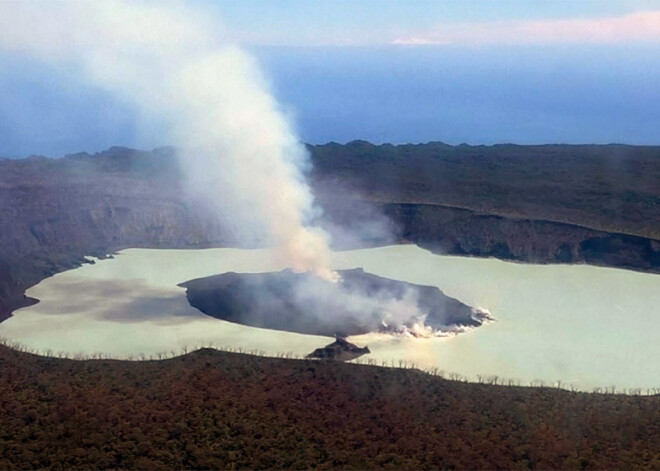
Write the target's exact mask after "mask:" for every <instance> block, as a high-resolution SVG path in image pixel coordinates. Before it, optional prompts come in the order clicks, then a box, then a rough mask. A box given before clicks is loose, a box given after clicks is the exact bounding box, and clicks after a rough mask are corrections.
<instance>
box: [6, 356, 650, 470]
mask: <svg viewBox="0 0 660 471" xmlns="http://www.w3.org/2000/svg"><path fill="white" fill-rule="evenodd" d="M659 406H660V397H658V396H647V397H644V396H621V395H613V394H609V395H604V394H586V393H575V392H568V391H563V390H558V389H551V388H520V387H504V386H495V385H485V384H470V383H463V382H457V381H448V380H445V379H442V378H439V377H434V376H431V375H428V374H424V373H421V372H418V371H415V370H400V369H393V368H379V367H375V366H366V365H351V364H342V363H335V362H320V361H311V360H304V361H303V360H285V359H274V358H260V357H254V356H250V355H241V354H234V353H223V352H217V351H214V350H210V349H203V350H200V351H197V352H194V353H191V354H189V355H185V356H183V357H179V358H174V359H169V360H163V361H146V362H127V361H113V360H86V361H74V360H62V359H52V358H44V357H38V356H34V355H30V354H26V353H20V352H17V351H14V350H11V349H9V348H7V347H3V346H0V468H1V469H33V468H44V467H46V468H139V469H172V468H177V469H182V468H186V469H209V468H222V469H232V468H269V469H270V468H304V469H308V468H342V469H351V468H359V469H363V468H397V469H399V468H409V469H410V468H415V469H419V468H434V469H435V468H443V469H454V468H468V469H475V468H480V469H481V468H489V469H492V468H507V469H508V468H555V469H556V468H571V469H603V468H610V469H611V468H625V469H630V468H638V469H641V468H648V469H658V468H660V407H659Z"/></svg>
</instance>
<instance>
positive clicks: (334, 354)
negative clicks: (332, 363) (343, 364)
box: [307, 336, 371, 361]
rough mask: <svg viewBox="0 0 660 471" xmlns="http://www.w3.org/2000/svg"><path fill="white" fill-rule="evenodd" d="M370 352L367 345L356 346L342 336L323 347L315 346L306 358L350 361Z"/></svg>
mask: <svg viewBox="0 0 660 471" xmlns="http://www.w3.org/2000/svg"><path fill="white" fill-rule="evenodd" d="M368 353H371V352H370V351H369V347H362V348H360V347H358V346H357V345H354V344H352V343H350V342H348V341H347V340H346V339H345V338H343V337H339V336H337V337H336V340H335V341H334V342H333V343H331V344H330V345H326V346H325V347H323V348H317V349H316V350H314V351H313V352H312V353H310V354H309V355H307V358H318V359H319V360H336V361H350V360H354V359H356V358H359V357H361V356H362V355H366V354H368Z"/></svg>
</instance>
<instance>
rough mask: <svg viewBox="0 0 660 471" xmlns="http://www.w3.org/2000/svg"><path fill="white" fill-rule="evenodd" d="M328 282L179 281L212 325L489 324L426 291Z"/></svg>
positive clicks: (368, 280) (245, 277) (355, 328)
mask: <svg viewBox="0 0 660 471" xmlns="http://www.w3.org/2000/svg"><path fill="white" fill-rule="evenodd" d="M338 274H339V275H340V276H341V281H340V282H337V283H333V282H331V281H327V280H325V279H322V278H320V277H317V276H314V275H311V274H309V273H294V272H293V271H291V270H283V271H281V272H273V273H254V274H253V273H250V274H246V273H233V272H229V273H224V274H222V275H215V276H210V277H206V278H199V279H195V280H191V281H187V282H184V283H181V284H180V285H179V286H183V287H185V288H186V295H187V297H188V301H189V302H190V304H191V305H192V306H193V307H195V308H197V309H199V310H200V311H202V312H204V313H205V314H208V315H209V316H213V317H216V318H219V319H223V320H225V321H229V322H235V323H238V324H244V325H249V326H253V327H261V328H267V329H274V330H284V331H289V332H298V333H302V334H314V335H325V336H332V335H337V336H339V337H346V336H350V335H360V334H365V333H368V332H390V333H409V334H412V335H416V336H429V335H438V334H439V335H442V334H444V333H446V332H455V331H457V330H460V329H461V328H463V327H476V326H479V325H481V324H482V322H483V321H484V320H485V319H487V318H488V314H487V313H486V312H483V311H480V310H477V309H474V308H472V307H470V306H467V305H465V304H463V303H461V302H460V301H458V300H456V299H454V298H450V297H448V296H446V295H445V294H444V293H443V292H442V291H440V290H439V289H438V288H436V287H432V286H419V285H414V284H410V283H405V282H402V281H396V280H391V279H388V278H383V277H380V276H376V275H372V274H369V273H365V272H364V271H363V270H362V269H353V270H341V271H339V272H338Z"/></svg>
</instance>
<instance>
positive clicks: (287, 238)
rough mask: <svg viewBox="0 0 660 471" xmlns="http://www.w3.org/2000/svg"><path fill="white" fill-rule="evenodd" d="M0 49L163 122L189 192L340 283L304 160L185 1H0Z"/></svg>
mask: <svg viewBox="0 0 660 471" xmlns="http://www.w3.org/2000/svg"><path fill="white" fill-rule="evenodd" d="M0 48H3V49H8V50H11V51H17V52H19V53H27V54H29V55H31V56H33V57H37V58H39V59H41V60H43V61H46V62H48V63H49V64H51V66H53V67H57V68H63V69H65V70H66V71H70V72H71V73H75V74H82V75H83V76H84V77H86V78H87V79H88V80H90V81H91V82H92V83H94V84H95V85H97V86H99V87H101V88H103V89H105V90H108V91H110V92H112V93H114V94H115V95H116V96H118V97H119V98H120V99H122V100H125V101H127V102H129V103H132V104H134V105H135V106H136V107H137V109H138V110H139V112H140V113H141V115H142V118H143V119H145V120H158V121H160V122H165V124H166V125H167V126H166V127H167V129H168V130H169V133H170V135H169V136H166V137H164V138H163V140H166V141H169V142H172V143H173V144H175V145H176V146H177V147H178V148H180V149H182V158H183V159H184V165H183V166H182V167H183V168H184V169H185V171H186V172H187V175H188V182H189V183H190V188H191V189H194V191H195V192H196V193H197V194H198V196H199V195H203V196H204V198H205V199H206V201H207V202H209V206H211V207H213V208H214V209H215V210H216V215H217V216H218V217H221V218H223V219H225V220H229V219H231V220H232V223H233V224H232V225H233V226H234V227H239V228H241V235H242V236H245V237H250V238H252V239H259V240H260V242H263V243H267V244H269V245H274V246H278V247H281V248H282V256H283V257H286V260H287V262H288V263H289V264H290V265H291V266H292V267H293V268H294V270H296V271H308V270H310V271H313V272H314V273H316V274H318V275H320V276H322V277H324V278H327V279H333V278H334V277H335V274H334V273H333V272H332V271H331V270H330V268H329V249H328V243H327V236H326V234H325V233H324V232H323V231H322V230H321V229H319V228H317V227H315V226H314V225H313V220H312V219H313V217H314V201H313V197H312V195H311V192H310V188H309V186H308V185H307V183H306V182H305V178H304V173H303V172H304V169H305V167H306V166H307V165H308V155H307V152H306V150H305V148H304V147H303V146H302V145H301V144H300V143H299V141H298V139H297V138H296V136H295V133H294V132H293V130H292V126H291V124H290V122H289V121H288V120H287V119H286V117H285V115H284V114H283V113H282V111H281V110H280V108H279V106H278V104H277V102H276V101H275V99H274V98H273V96H272V94H271V93H270V90H269V86H268V83H267V81H266V80H265V78H264V77H263V75H262V74H261V72H260V70H259V67H258V65H257V64H256V62H255V61H254V60H253V59H252V58H251V57H250V56H249V55H248V54H247V53H246V52H244V51H243V50H241V49H239V48H237V47H236V46H234V45H232V44H231V43H229V42H228V41H227V39H226V38H225V37H223V35H222V32H221V28H219V25H218V24H217V20H215V22H211V21H210V20H209V19H207V18H206V17H204V16H203V15H201V14H200V13H199V12H196V11H195V10H194V9H192V8H190V7H189V5H187V4H183V3H133V2H131V3H129V2H126V1H122V0H110V1H103V2H101V1H98V2H96V1H94V2H76V1H72V0H65V1H62V2H36V1H30V0H28V1H20V2H18V1H16V2H14V1H3V2H0Z"/></svg>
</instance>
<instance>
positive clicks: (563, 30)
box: [390, 11, 660, 45]
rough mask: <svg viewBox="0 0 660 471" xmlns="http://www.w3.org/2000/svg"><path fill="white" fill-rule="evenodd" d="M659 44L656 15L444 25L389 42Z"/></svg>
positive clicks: (659, 16) (659, 21) (659, 22)
mask: <svg viewBox="0 0 660 471" xmlns="http://www.w3.org/2000/svg"><path fill="white" fill-rule="evenodd" d="M621 42H660V11H643V12H635V13H631V14H628V15H625V16H619V17H610V18H592V19H562V20H522V21H494V22H480V23H462V24H447V25H442V26H439V27H438V28H437V29H435V30H433V31H429V32H427V33H419V32H417V33H414V34H411V35H410V36H409V37H406V36H402V37H399V38H396V39H394V40H393V41H390V43H391V44H397V45H442V44H463V45H487V44H553V43H600V44H608V43H621Z"/></svg>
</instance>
